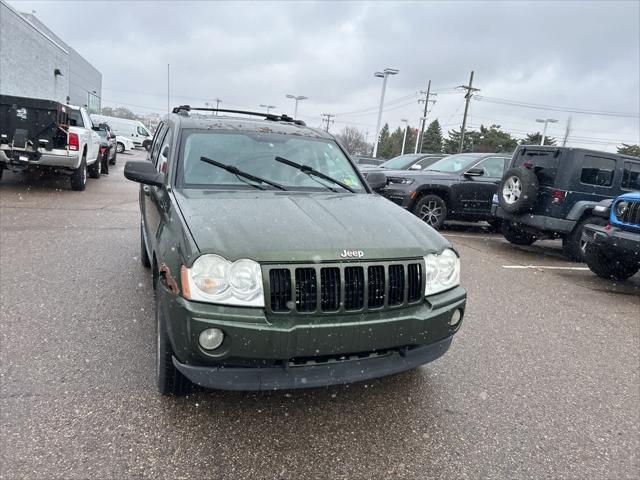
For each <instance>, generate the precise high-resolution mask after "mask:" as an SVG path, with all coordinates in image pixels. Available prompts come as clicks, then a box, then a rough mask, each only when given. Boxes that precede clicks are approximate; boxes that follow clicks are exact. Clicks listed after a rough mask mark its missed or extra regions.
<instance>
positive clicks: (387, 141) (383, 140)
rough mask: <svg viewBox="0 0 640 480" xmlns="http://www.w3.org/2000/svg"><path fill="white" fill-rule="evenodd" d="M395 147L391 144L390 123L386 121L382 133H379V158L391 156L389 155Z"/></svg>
mask: <svg viewBox="0 0 640 480" xmlns="http://www.w3.org/2000/svg"><path fill="white" fill-rule="evenodd" d="M392 150H393V147H392V145H391V135H390V134H389V124H388V123H385V124H384V126H383V127H382V128H381V129H380V134H379V135H378V155H377V156H378V158H391V157H390V156H388V155H389V154H390V153H391V151H392Z"/></svg>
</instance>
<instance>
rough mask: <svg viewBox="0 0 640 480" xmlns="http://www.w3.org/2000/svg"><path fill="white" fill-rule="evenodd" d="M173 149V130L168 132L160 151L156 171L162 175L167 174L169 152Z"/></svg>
mask: <svg viewBox="0 0 640 480" xmlns="http://www.w3.org/2000/svg"><path fill="white" fill-rule="evenodd" d="M170 149H171V130H169V131H168V132H167V134H166V135H165V136H164V139H163V140H162V143H161V147H160V149H159V150H158V152H159V153H158V162H157V163H156V170H158V171H159V172H162V173H166V172H167V161H168V160H169V151H170Z"/></svg>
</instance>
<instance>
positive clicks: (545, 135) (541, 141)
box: [536, 118, 558, 145]
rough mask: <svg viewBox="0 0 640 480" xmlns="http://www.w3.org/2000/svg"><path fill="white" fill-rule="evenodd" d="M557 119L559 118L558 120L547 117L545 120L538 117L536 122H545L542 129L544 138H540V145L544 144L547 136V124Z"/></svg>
mask: <svg viewBox="0 0 640 480" xmlns="http://www.w3.org/2000/svg"><path fill="white" fill-rule="evenodd" d="M557 121H558V120H556V119H555V118H545V119H544V120H543V119H542V118H538V119H536V122H538V123H544V128H543V130H542V140H540V145H544V139H545V138H546V137H547V125H548V124H549V123H556V122H557Z"/></svg>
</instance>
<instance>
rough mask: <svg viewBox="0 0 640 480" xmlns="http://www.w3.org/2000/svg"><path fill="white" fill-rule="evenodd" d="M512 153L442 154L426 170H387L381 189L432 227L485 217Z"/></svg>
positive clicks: (493, 220)
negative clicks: (441, 156)
mask: <svg viewBox="0 0 640 480" xmlns="http://www.w3.org/2000/svg"><path fill="white" fill-rule="evenodd" d="M510 158H511V155H508V154H503V153H461V154H458V155H450V156H448V157H445V158H442V159H440V160H438V161H437V162H435V163H433V164H432V165H430V166H428V167H427V168H426V169H425V170H421V171H415V172H414V171H406V172H400V171H395V172H392V173H391V172H389V173H388V174H387V182H388V185H387V187H386V188H385V189H383V190H381V191H380V193H381V194H382V195H384V196H385V197H386V198H388V199H389V200H391V201H392V202H394V203H397V204H398V205H400V206H402V207H404V208H406V209H407V210H409V211H411V212H413V213H414V214H415V215H416V216H417V217H419V218H420V219H422V220H424V221H425V222H426V223H427V224H428V225H431V226H432V227H433V228H436V229H437V228H440V227H441V226H442V225H443V223H444V222H445V220H468V221H477V220H488V221H490V222H492V223H493V224H494V225H496V221H495V218H494V217H493V216H492V215H491V200H492V198H493V195H494V194H495V193H496V191H497V190H498V183H499V182H500V179H501V178H502V175H503V174H504V172H505V169H506V166H507V165H508V163H509V160H510Z"/></svg>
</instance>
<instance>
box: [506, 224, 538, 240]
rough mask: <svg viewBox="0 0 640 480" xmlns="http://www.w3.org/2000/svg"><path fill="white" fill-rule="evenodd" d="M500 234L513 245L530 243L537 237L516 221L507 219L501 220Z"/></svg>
mask: <svg viewBox="0 0 640 480" xmlns="http://www.w3.org/2000/svg"><path fill="white" fill-rule="evenodd" d="M502 235H504V238H506V239H507V240H508V241H509V242H510V243H513V244H514V245H531V244H532V243H533V242H535V241H536V240H537V237H536V236H535V235H533V234H532V233H529V232H527V231H525V230H523V229H522V228H520V227H519V226H518V224H516V223H511V222H508V221H506V220H505V221H503V222H502Z"/></svg>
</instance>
